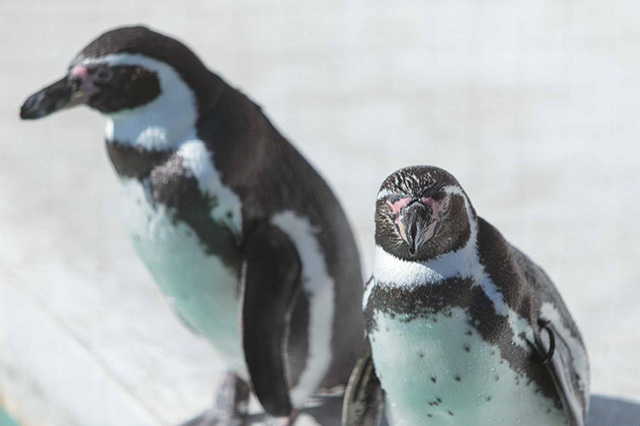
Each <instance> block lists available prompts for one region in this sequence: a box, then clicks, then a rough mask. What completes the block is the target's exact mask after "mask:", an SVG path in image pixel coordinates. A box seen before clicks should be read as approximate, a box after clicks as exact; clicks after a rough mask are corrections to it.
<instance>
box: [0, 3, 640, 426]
mask: <svg viewBox="0 0 640 426" xmlns="http://www.w3.org/2000/svg"><path fill="white" fill-rule="evenodd" d="M0 16H1V17H2V18H1V21H2V25H0V34H1V35H2V38H1V40H2V41H1V42H0V75H1V79H0V81H1V82H2V84H0V95H1V96H0V135H2V141H3V142H2V144H1V145H0V146H1V147H2V149H1V151H0V236H1V237H0V400H4V404H5V405H7V406H8V408H9V409H10V411H12V412H14V413H18V414H20V415H21V416H22V418H26V419H31V420H32V421H34V422H35V423H41V422H43V421H47V422H48V423H51V424H71V423H72V422H77V423H80V424H132V423H131V422H135V423H136V424H159V423H160V424H162V423H165V422H175V421H178V420H179V419H183V418H186V417H188V416H189V415H191V414H195V412H196V411H198V410H199V409H203V408H204V407H205V406H206V405H207V404H208V403H209V402H210V400H211V395H212V394H211V392H212V390H213V387H214V383H215V380H216V378H217V374H218V373H219V372H220V371H222V366H220V365H218V364H217V363H216V361H215V360H216V358H215V355H214V354H212V352H211V350H210V349H209V348H208V346H207V345H206V344H205V343H204V342H201V341H199V340H198V339H197V338H195V337H193V336H191V335H189V333H188V332H187V331H185V330H184V329H183V328H182V326H181V325H180V324H179V323H178V322H177V320H176V319H175V318H174V317H173V315H172V314H171V312H170V311H169V309H168V307H167V306H166V304H165V303H164V300H163V298H162V296H161V295H160V294H159V292H158V291H157V290H156V288H155V286H154V284H153V282H152V281H151V278H150V276H149V275H148V273H147V272H146V271H145V270H144V268H143V266H142V265H141V263H140V261H139V260H138V258H137V257H136V255H135V254H134V253H133V250H132V247H131V246H130V244H129V242H128V240H127V237H126V235H125V233H124V231H123V229H122V227H121V224H120V218H119V216H118V210H117V188H116V182H115V178H114V175H113V173H112V170H111V168H110V165H109V164H108V161H107V159H106V155H105V152H104V151H105V150H104V147H103V144H102V143H101V135H102V119H101V118H100V117H99V116H98V115H97V114H95V113H93V112H90V111H88V110H85V109H78V110H75V111H71V112H66V113H64V114H59V115H57V116H54V117H50V118H49V119H47V120H44V121H40V122H37V123H21V122H19V121H18V119H17V115H18V107H19V105H20V103H21V102H22V101H23V100H24V98H25V97H26V95H28V94H29V93H31V92H32V91H33V90H35V89H37V88H39V87H41V86H42V85H44V84H45V83H48V82H50V81H52V80H53V79H55V78H58V77H59V76H60V75H61V74H62V73H63V72H65V70H66V66H67V63H68V61H69V60H70V59H71V58H72V57H73V56H74V55H75V53H76V52H77V51H78V50H80V48H81V47H82V46H83V45H84V44H85V43H87V42H88V41H89V40H90V39H92V38H93V37H94V36H96V35H97V34H98V33H100V32H101V31H103V30H105V29H107V28H110V27H113V26H116V25H122V24H126V23H137V22H144V23H146V24H148V25H150V26H152V27H154V28H155V29H158V30H161V31H163V32H166V33H168V34H172V35H175V36H177V37H179V38H180V39H181V40H183V41H185V42H186V43H187V44H188V45H189V46H191V47H192V48H193V49H194V50H195V51H196V52H197V53H198V54H199V55H200V56H201V57H202V58H203V59H204V60H205V62H206V63H207V64H209V65H210V67H211V68H213V69H214V70H216V71H218V72H219V73H221V74H222V75H223V76H224V77H225V78H226V79H227V80H228V81H230V82H231V83H232V84H233V85H235V86H236V87H239V88H241V89H242V90H243V91H245V92H246V93H248V94H249V95H250V96H251V97H252V98H253V99H254V100H256V101H257V102H258V103H260V104H261V105H262V106H263V107H264V108H265V110H266V112H267V113H268V114H269V116H270V117H271V118H272V119H273V120H274V122H275V123H276V124H277V125H278V127H279V128H280V129H282V131H283V132H284V133H285V134H286V135H287V136H289V137H290V139H291V140H292V141H293V142H294V143H295V144H296V146H297V147H299V148H300V150H301V151H302V152H304V154H305V155H306V156H307V157H308V158H309V159H310V160H311V162H312V163H313V164H314V165H315V166H316V167H317V168H318V169H319V170H320V171H321V172H322V174H323V175H324V176H325V177H326V178H327V180H328V181H329V182H330V183H331V185H332V186H333V188H334V189H335V190H336V192H337V193H338V194H339V197H340V198H341V200H342V201H343V204H344V205H345V207H346V210H347V211H348V214H349V217H350V219H351V221H352V224H353V225H354V227H355V229H356V232H357V236H358V240H359V242H360V245H361V249H362V257H363V260H364V263H365V264H366V265H367V271H370V267H371V255H372V244H373V243H372V232H373V223H372V214H373V203H374V198H375V193H376V191H377V188H378V185H379V184H380V182H381V181H382V180H383V179H384V178H385V177H386V176H387V175H388V174H389V173H391V172H393V171H394V170H395V169H397V168H399V167H402V166H405V165H409V164H416V163H427V164H434V165H439V166H442V167H444V168H446V169H448V170H449V171H451V172H452V173H454V174H455V175H456V176H457V177H458V178H459V180H460V182H461V183H462V184H463V186H464V187H465V188H466V190H467V192H468V194H469V195H470V197H471V199H472V200H473V202H474V204H475V206H476V208H477V210H478V212H479V214H480V215H482V216H483V217H484V218H485V219H487V220H489V221H490V222H492V223H493V224H494V225H496V226H497V227H498V228H499V229H500V230H501V231H502V232H503V233H504V234H505V236H506V237H507V238H508V239H509V240H510V241H512V242H513V243H514V244H516V245H517V246H518V247H520V248H521V249H523V250H524V251H525V252H526V253H528V254H529V255H530V256H531V257H532V258H533V259H535V260H536V261H537V262H539V263H540V264H541V265H542V266H543V267H544V268H545V269H546V270H547V272H549V274H550V275H551V276H552V278H554V280H555V282H556V283H557V285H558V287H559V288H560V290H561V292H562V294H563V295H564V297H565V300H566V301H567V303H568V305H569V307H570V309H571V311H572V312H573V314H574V315H575V317H576V319H577V321H578V323H579V325H580V327H581V329H582V331H583V334H584V337H585V338H586V341H587V344H588V348H589V352H590V355H591V364H592V371H593V389H594V390H595V391H597V392H601V393H608V394H615V395H625V396H627V397H630V398H637V399H640V380H639V378H640V377H639V374H640V373H639V372H640V356H638V353H639V352H640V332H639V331H638V328H637V323H638V320H640V312H639V309H638V300H639V298H640V272H639V271H638V263H639V262H640V247H639V244H638V243H639V242H640V225H639V223H640V222H639V221H638V218H639V217H640V197H639V196H638V193H637V188H638V185H639V184H640V170H639V167H638V166H639V165H640V159H639V157H638V154H639V153H640V148H638V146H637V145H638V142H637V141H638V137H639V136H640V119H639V115H640V114H639V113H640V6H638V3H637V1H635V0H617V1H613V0H612V1H590V0H584V1H573V0H540V1H527V2H525V1H506V0H500V1H498V0H492V1H488V0H487V1H480V0H439V1H433V0H430V1H425V0H416V1H410V0H396V1H393V2H389V1H387V2H383V1H376V0H368V1H364V0H342V1H340V0H325V1H315V2H301V1H299V0H288V1H262V2H260V1H242V2H240V1H232V0H226V1H205V0H202V1H193V2H182V1H171V2H160V1H149V2H141V1H136V0H127V1H124V0H110V1H103V2H95V1H81V0H61V1H44V0H32V1H30V2H17V1H16V2H11V1H4V2H2V3H0ZM36 412H39V414H35V413H36ZM96 418H100V419H101V420H99V421H98V420H95V419H96ZM43 419H46V420H43ZM134 419H135V420H134ZM87 422H89V423H87Z"/></svg>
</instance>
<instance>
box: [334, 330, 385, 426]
mask: <svg viewBox="0 0 640 426" xmlns="http://www.w3.org/2000/svg"><path fill="white" fill-rule="evenodd" d="M364 346H365V347H364V350H363V355H362V358H360V360H359V361H358V362H357V364H356V366H355V368H354V369H353V372H352V373H351V377H349V383H348V384H347V390H346V391H345V395H344V407H343V409H342V424H343V425H345V426H378V425H379V424H380V419H381V417H382V409H383V408H384V391H383V390H382V387H381V385H380V380H379V379H378V376H377V375H376V370H375V368H374V366H373V359H372V358H371V345H370V344H369V339H368V338H367V339H366V341H365V345H364Z"/></svg>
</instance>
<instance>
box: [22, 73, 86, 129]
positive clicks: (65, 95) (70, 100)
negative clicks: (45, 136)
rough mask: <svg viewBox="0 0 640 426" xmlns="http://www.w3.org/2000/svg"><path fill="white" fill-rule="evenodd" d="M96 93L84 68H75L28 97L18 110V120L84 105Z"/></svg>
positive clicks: (36, 117)
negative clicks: (81, 69)
mask: <svg viewBox="0 0 640 426" xmlns="http://www.w3.org/2000/svg"><path fill="white" fill-rule="evenodd" d="M78 68H83V71H84V72H78ZM96 91H97V90H96V88H95V86H94V85H93V82H92V81H91V79H90V78H88V75H87V73H86V68H84V67H76V68H74V69H73V70H72V72H70V73H69V74H68V75H66V76H65V77H63V78H61V79H60V80H58V81H56V82H55V83H53V84H51V85H49V86H47V87H45V88H44V89H42V90H40V91H39V92H37V93H34V94H33V95H31V96H29V97H28V98H27V100H26V101H25V102H24V104H22V107H21V108H20V118H21V119H23V120H35V119H38V118H42V117H46V116H47V115H49V114H51V113H54V112H56V111H60V110H62V109H66V108H71V107H74V106H76V105H80V104H86V103H87V102H88V100H89V98H90V97H91V95H93V94H94V93H95V92H96Z"/></svg>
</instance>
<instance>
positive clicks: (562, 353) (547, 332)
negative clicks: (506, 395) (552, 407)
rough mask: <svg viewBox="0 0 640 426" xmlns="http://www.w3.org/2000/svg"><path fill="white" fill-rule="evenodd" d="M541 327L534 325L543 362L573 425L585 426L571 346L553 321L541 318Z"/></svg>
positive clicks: (584, 413)
mask: <svg viewBox="0 0 640 426" xmlns="http://www.w3.org/2000/svg"><path fill="white" fill-rule="evenodd" d="M538 325H539V327H534V329H535V335H536V336H535V337H536V346H537V348H538V351H539V352H540V354H541V356H542V358H543V361H542V362H543V364H544V365H545V366H546V367H547V371H548V372H549V374H550V375H551V378H552V379H553V383H554V384H555V387H556V390H557V391H558V395H559V396H560V400H561V401H562V406H563V407H564V411H565V413H566V414H567V417H568V419H569V424H570V425H571V426H584V419H585V415H586V408H585V405H584V404H583V403H582V397H581V395H580V393H579V391H578V388H577V386H576V384H575V383H574V373H573V369H572V367H571V366H572V365H573V357H572V355H571V348H570V347H569V345H568V344H567V342H566V341H565V339H564V338H563V336H562V334H561V333H559V332H558V330H557V329H556V327H554V324H553V322H550V321H547V320H543V319H540V320H539V321H538Z"/></svg>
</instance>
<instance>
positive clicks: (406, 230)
mask: <svg viewBox="0 0 640 426" xmlns="http://www.w3.org/2000/svg"><path fill="white" fill-rule="evenodd" d="M430 210H431V209H430V208H429V207H428V206H426V205H425V204H423V203H422V202H421V201H420V200H417V199H416V200H413V201H412V202H411V204H409V205H408V206H406V207H405V208H403V209H402V210H401V211H400V214H399V215H398V216H397V217H396V220H395V224H396V226H397V228H398V232H399V233H400V237H401V238H402V239H403V240H404V242H405V243H407V245H408V246H409V254H411V255H412V256H413V255H414V254H416V253H417V251H418V249H419V248H420V246H422V244H424V243H425V242H426V241H427V240H428V239H430V238H431V237H432V236H433V232H432V231H433V230H430V229H429V228H435V223H433V224H431V211H430ZM429 231H431V232H429Z"/></svg>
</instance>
